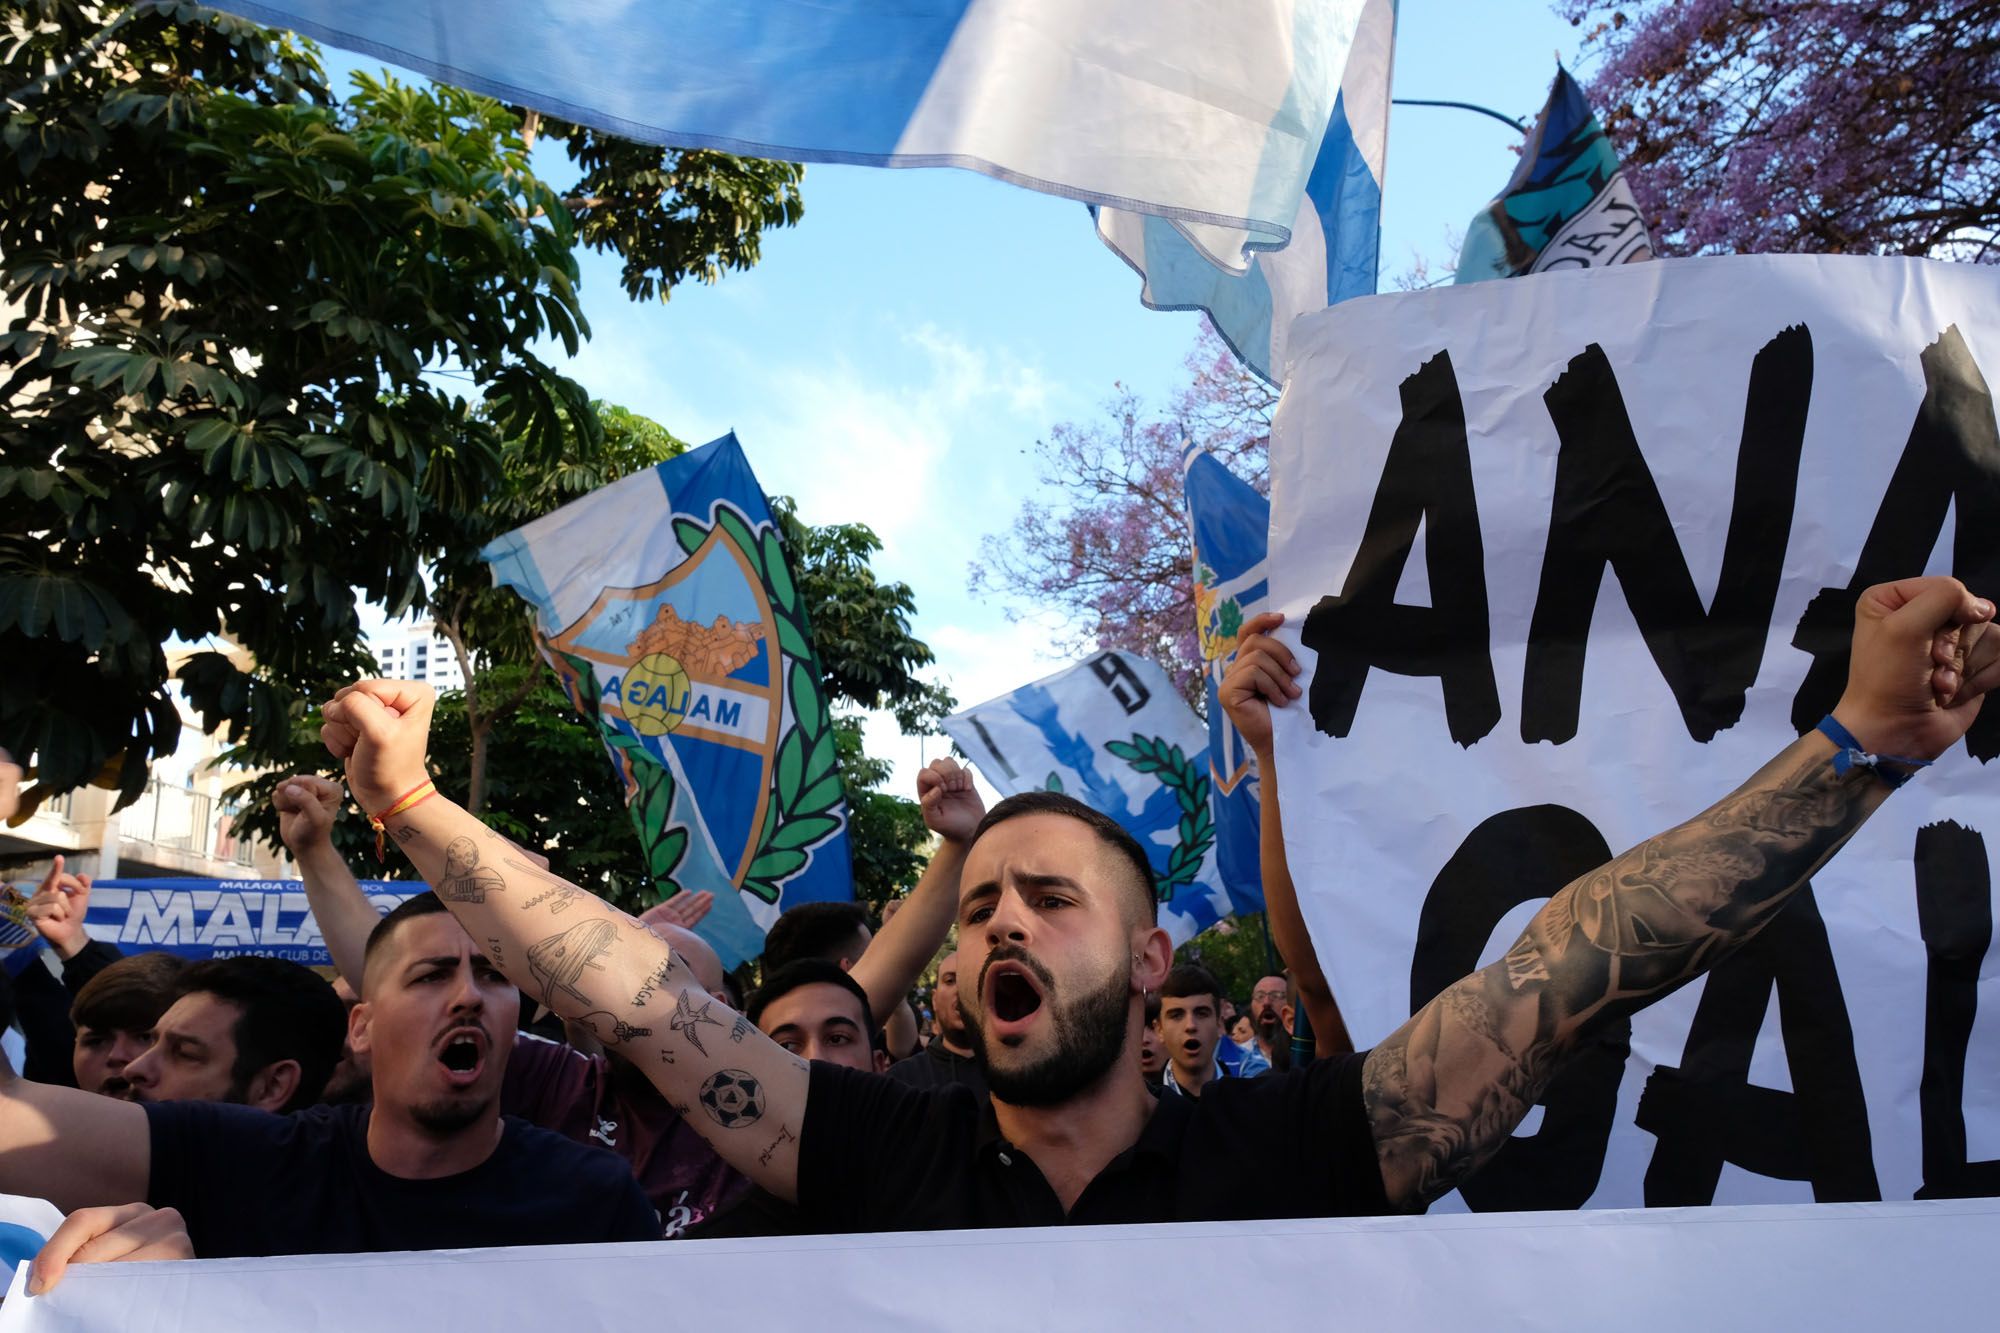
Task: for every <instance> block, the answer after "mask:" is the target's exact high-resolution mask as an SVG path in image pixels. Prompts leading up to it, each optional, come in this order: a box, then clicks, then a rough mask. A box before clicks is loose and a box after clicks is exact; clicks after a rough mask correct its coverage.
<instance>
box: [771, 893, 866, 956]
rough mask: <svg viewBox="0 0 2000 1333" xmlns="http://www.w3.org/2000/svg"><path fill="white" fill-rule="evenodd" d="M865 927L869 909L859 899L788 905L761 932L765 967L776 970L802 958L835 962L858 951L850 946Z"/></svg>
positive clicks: (857, 940) (859, 939) (855, 941)
mask: <svg viewBox="0 0 2000 1333" xmlns="http://www.w3.org/2000/svg"><path fill="white" fill-rule="evenodd" d="M867 929H868V909H867V908H865V907H863V906H862V905H861V904H860V903H854V902H847V903H800V904H799V905H798V906H797V907H787V908H786V909H785V911H784V914H783V915H781V916H780V917H779V918H778V919H777V920H776V921H773V922H772V923H771V929H770V930H769V931H768V932H766V933H765V935H764V970H765V971H766V972H773V971H777V970H779V969H781V968H785V967H788V966H790V965H791V964H793V963H796V962H798V961H800V960H801V959H805V958H817V959H823V960H824V961H826V962H829V963H838V962H839V961H840V960H841V959H842V958H845V957H852V956H854V955H856V954H858V953H859V952H860V950H858V949H855V948H853V946H854V945H856V944H858V943H860V941H861V935H862V932H863V931H866V930H867Z"/></svg>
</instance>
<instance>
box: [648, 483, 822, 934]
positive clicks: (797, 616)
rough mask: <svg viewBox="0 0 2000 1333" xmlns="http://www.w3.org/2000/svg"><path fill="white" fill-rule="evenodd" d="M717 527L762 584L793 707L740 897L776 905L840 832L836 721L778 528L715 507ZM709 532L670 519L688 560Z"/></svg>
mask: <svg viewBox="0 0 2000 1333" xmlns="http://www.w3.org/2000/svg"><path fill="white" fill-rule="evenodd" d="M715 527H720V528H721V529H722V531H723V535H724V536H725V537H727V538H728V540H730V541H732V542H734V543H735V544H736V549H737V550H739V551H741V552H742V553H743V557H744V559H745V560H746V561H748V562H749V564H750V568H751V569H752V570H753V571H754V572H755V573H756V575H757V579H758V581H759V582H760V583H761V584H763V587H764V596H765V598H766V600H768V601H769V602H770V604H771V614H772V616H773V617H774V618H775V620H776V621H777V626H778V649H779V652H780V654H781V657H780V660H781V661H783V662H784V664H785V667H786V671H785V678H784V682H783V684H784V689H785V697H786V698H787V699H788V700H789V701H790V703H791V706H792V707H791V712H792V724H791V726H789V727H788V728H786V729H785V732H784V734H783V735H782V736H780V737H779V738H778V753H777V757H776V759H775V760H774V761H773V763H772V765H771V768H772V774H771V776H772V783H771V793H770V800H769V801H768V802H767V803H766V804H765V807H764V826H763V828H762V829H761V830H760V831H759V832H758V835H757V847H756V851H755V852H754V853H753V854H752V856H751V858H750V865H749V867H748V868H747V869H746V870H745V871H744V875H743V892H745V893H749V894H755V895H756V896H757V897H759V898H761V899H763V900H764V901H765V902H767V903H776V902H777V901H778V899H779V897H780V895H781V894H782V893H783V891H784V890H783V882H784V880H785V879H787V878H788V877H790V876H792V875H795V874H797V873H798V872H799V871H801V870H803V869H804V868H805V865H806V862H807V861H808V860H810V859H811V857H810V856H809V855H808V849H810V848H811V847H813V846H814V845H815V844H817V843H820V842H824V841H825V840H826V839H828V838H830V837H832V836H833V835H834V834H836V833H838V832H839V831H840V829H841V823H842V821H841V817H840V816H839V815H838V814H835V813H833V812H834V811H835V810H837V809H838V808H839V806H840V802H841V800H842V798H843V796H844V795H845V793H844V791H843V790H842V788H841V784H840V765H839V761H838V759H837V758H836V756H835V754H834V745H833V717H832V714H831V713H830V712H829V710H828V709H827V706H826V700H824V699H823V698H821V697H820V691H819V681H820V666H819V655H818V654H817V653H815V652H814V651H813V643H812V629H811V627H810V626H809V625H808V623H807V621H806V608H805V599H804V597H803V596H802V595H801V594H800V592H799V588H798V585H797V584H796V583H794V582H793V580H792V571H791V569H790V568H789V567H788V566H787V565H786V564H785V548H784V544H783V543H782V542H780V541H779V539H778V529H777V527H776V525H775V524H765V525H764V529H763V531H762V532H758V531H756V530H754V529H752V528H751V526H750V524H749V521H748V520H747V519H745V518H744V516H743V514H742V512H741V511H740V510H737V509H735V508H733V507H732V506H730V505H726V504H718V505H716V506H715ZM713 530H714V529H713V528H712V527H705V526H703V525H702V524H700V523H697V522H696V521H694V520H693V519H691V518H676V519H675V520H674V536H675V538H676V539H677V540H678V541H679V542H680V544H681V549H682V550H683V551H685V552H687V553H688V554H689V555H693V554H694V553H695V552H696V551H697V550H699V549H700V548H701V544H702V543H703V542H705V541H707V540H708V536H709V533H710V532H712V531H713Z"/></svg>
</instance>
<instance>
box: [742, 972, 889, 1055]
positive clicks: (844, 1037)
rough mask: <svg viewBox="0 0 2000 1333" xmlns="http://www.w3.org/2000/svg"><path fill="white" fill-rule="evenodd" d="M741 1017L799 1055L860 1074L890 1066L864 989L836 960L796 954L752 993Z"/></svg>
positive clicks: (786, 1048)
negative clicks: (801, 956)
mask: <svg viewBox="0 0 2000 1333" xmlns="http://www.w3.org/2000/svg"><path fill="white" fill-rule="evenodd" d="M744 1017H745V1018H748V1019H749V1020H750V1021H751V1022H752V1023H754V1024H755V1025H756V1027H757V1030H758V1031H759V1032H761V1033H763V1034H764V1035H765V1036H767V1037H769V1038H770V1039H771V1040H772V1041H774V1042H776V1043H778V1045H779V1046H781V1047H783V1048H784V1049H785V1050H787V1051H790V1052H791V1053H792V1054H793V1055H796V1056H798V1057H799V1058H800V1059H802V1060H825V1061H826V1062H827V1063H829V1064H836V1065H845V1066H846V1067H847V1068H849V1069H858V1070H861V1071H862V1072H863V1073H869V1074H880V1073H884V1072H886V1071H887V1070H888V1068H889V1053H888V1051H887V1050H886V1049H884V1047H883V1044H882V1031H881V1028H880V1027H878V1026H877V1024H876V1022H875V1015H874V1014H873V1012H871V1011H870V1009H869V1008H868V994H867V992H866V991H864V990H862V989H861V986H860V984H859V983H858V982H856V981H855V980H854V978H853V977H852V976H851V975H849V973H848V972H847V970H846V969H845V968H843V967H841V966H840V965H839V964H837V963H829V962H827V961H825V960H824V959H820V958H800V959H797V960H796V961H794V962H790V963H787V964H785V966H783V967H781V968H779V969H778V970H777V971H775V972H773V973H771V975H770V976H769V977H768V978H767V979H766V980H765V982H764V984H763V985H761V986H759V987H758V988H757V989H756V990H755V991H754V992H752V993H751V996H750V1000H749V1003H748V1005H747V1007H746V1008H745V1010H744Z"/></svg>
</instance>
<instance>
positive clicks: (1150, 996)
mask: <svg viewBox="0 0 2000 1333" xmlns="http://www.w3.org/2000/svg"><path fill="white" fill-rule="evenodd" d="M1159 1021H1160V993H1159V992H1158V991H1147V992H1146V1026H1147V1027H1151V1026H1153V1024H1155V1023H1157V1022H1159Z"/></svg>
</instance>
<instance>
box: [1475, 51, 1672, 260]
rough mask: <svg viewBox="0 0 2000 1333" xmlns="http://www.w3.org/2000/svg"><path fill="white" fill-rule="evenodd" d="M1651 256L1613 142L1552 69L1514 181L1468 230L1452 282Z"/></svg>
mask: <svg viewBox="0 0 2000 1333" xmlns="http://www.w3.org/2000/svg"><path fill="white" fill-rule="evenodd" d="M1652 257H1653V240H1652V237H1650V236H1648V235H1647V234H1646V223H1645V220H1644V219H1643V218H1641V217H1640V216H1639V204H1638V201H1637V200H1635V199H1634V198H1633V197H1632V187H1631V186H1630V185H1628V184H1627V183H1626V181H1625V173H1624V172H1623V171H1622V170H1621V169H1620V168H1619V165H1618V154H1617V152H1616V151H1615V150H1613V148H1612V147H1611V140H1609V139H1607V138H1606V137H1605V135H1604V129H1603V127H1602V126H1600V125H1599V124H1598V123H1597V117H1596V115H1595V114H1593V113H1592V112H1591V109H1590V103H1588V102H1586V101H1585V100H1584V97H1583V89H1581V88H1579V87H1578V86H1577V83H1576V80H1575V79H1572V78H1571V77H1570V76H1569V71H1568V70H1566V69H1558V70H1556V81H1555V83H1554V84H1552V85H1551V86H1550V88H1549V100H1548V101H1547V103H1545V104H1544V105H1543V107H1542V114H1541V116H1540V118H1539V119H1537V120H1536V121H1535V128H1534V132H1533V133H1532V134H1530V135H1529V136H1528V142H1527V144H1526V146H1524V147H1523V148H1522V149H1521V164H1520V165H1519V166H1518V167H1516V168H1515V169H1514V175H1513V178H1512V179H1511V180H1509V181H1508V182H1507V188H1506V189H1504V190H1502V191H1501V192H1500V197H1499V198H1498V199H1495V200H1494V201H1493V202H1492V203H1490V204H1488V205H1487V206H1486V208H1485V209H1484V210H1483V211H1482V212H1481V213H1480V214H1479V216H1478V217H1476V218H1474V219H1473V220H1472V225H1471V226H1470V227H1467V228H1466V229H1465V242H1464V244H1463V245H1461V246H1460V247H1459V251H1458V276H1457V279H1456V280H1457V281H1459V282H1484V281H1485V280H1486V279H1488V278H1512V277H1518V276H1520V275H1521V274H1523V273H1542V272H1546V271H1547V270H1549V269H1558V268H1602V267H1604V266H1606V265H1609V264H1629V263H1632V262H1633V261H1634V260H1640V259H1651V258H1652Z"/></svg>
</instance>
